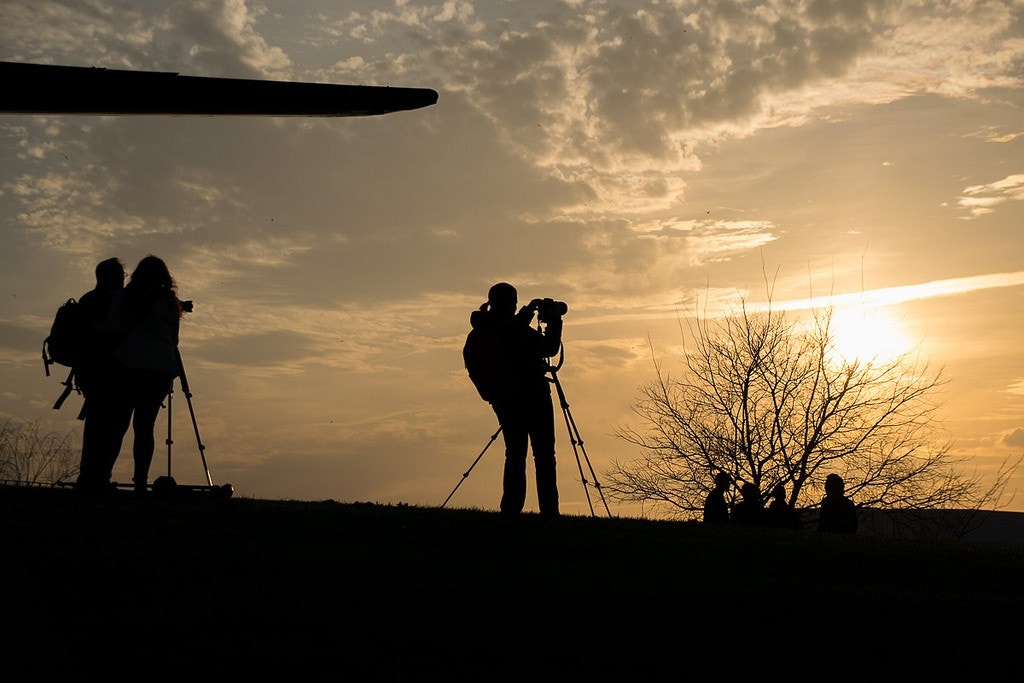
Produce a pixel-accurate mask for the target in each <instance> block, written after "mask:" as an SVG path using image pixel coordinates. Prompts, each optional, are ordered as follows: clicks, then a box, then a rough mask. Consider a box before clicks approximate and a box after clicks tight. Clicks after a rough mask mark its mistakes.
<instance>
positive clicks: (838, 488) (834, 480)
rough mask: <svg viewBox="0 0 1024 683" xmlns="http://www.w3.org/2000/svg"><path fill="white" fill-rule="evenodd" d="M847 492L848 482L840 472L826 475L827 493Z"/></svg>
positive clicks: (833, 494)
mask: <svg viewBox="0 0 1024 683" xmlns="http://www.w3.org/2000/svg"><path fill="white" fill-rule="evenodd" d="M845 492H846V483H845V482H844V481H843V478H842V477H840V476H839V475H838V474H830V475H828V476H827V477H825V495H826V496H841V495H843V494H844V493H845Z"/></svg>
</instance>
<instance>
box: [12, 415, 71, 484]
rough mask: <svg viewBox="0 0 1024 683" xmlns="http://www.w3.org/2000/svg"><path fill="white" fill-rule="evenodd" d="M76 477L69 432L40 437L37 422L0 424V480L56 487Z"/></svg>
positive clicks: (50, 433) (47, 434)
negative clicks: (55, 485)
mask: <svg viewBox="0 0 1024 683" xmlns="http://www.w3.org/2000/svg"><path fill="white" fill-rule="evenodd" d="M77 476H78V456H77V454H76V453H75V451H74V449H73V448H72V443H71V433H70V432H68V433H67V434H61V433H58V432H49V433H46V434H40V431H39V423H38V422H16V421H14V420H7V421H6V422H4V423H3V425H0V479H2V480H6V481H13V482H18V483H23V484H43V483H46V484H58V483H64V482H69V481H73V480H74V479H75V477H77Z"/></svg>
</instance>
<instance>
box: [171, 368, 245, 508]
mask: <svg viewBox="0 0 1024 683" xmlns="http://www.w3.org/2000/svg"><path fill="white" fill-rule="evenodd" d="M174 353H175V356H176V357H177V359H178V380H179V381H180V382H181V392H182V393H183V394H185V401H186V402H187V403H188V412H189V415H190V416H191V417H192V430H193V432H195V435H196V445H197V446H198V447H199V457H200V458H201V459H202V461H203V472H204V473H205V474H206V485H205V486H187V487H182V486H180V485H179V484H177V483H176V482H175V481H174V477H172V476H171V446H172V445H173V444H174V439H173V438H172V435H171V425H172V423H173V420H172V409H171V405H172V398H173V396H174V383H173V382H172V383H171V388H170V389H169V390H168V392H167V440H166V441H165V443H166V444H167V476H166V478H165V477H159V478H158V479H157V480H156V481H154V482H153V488H154V489H155V490H160V489H162V488H173V489H180V488H185V489H187V490H191V491H210V492H212V493H216V494H218V495H221V496H223V497H225V498H227V497H230V496H231V494H232V493H233V492H234V489H233V488H232V487H231V484H224V485H223V486H214V485H213V477H211V476H210V468H209V467H208V466H207V464H206V446H205V445H204V444H203V440H202V438H201V437H200V436H199V423H198V422H197V421H196V411H195V407H194V406H193V405H192V391H191V389H189V385H188V376H187V375H186V374H185V364H184V363H182V361H181V352H180V351H179V350H178V349H177V348H176V349H174Z"/></svg>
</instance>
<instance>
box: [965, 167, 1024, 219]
mask: <svg viewBox="0 0 1024 683" xmlns="http://www.w3.org/2000/svg"><path fill="white" fill-rule="evenodd" d="M1022 200H1024V173H1016V174H1014V175H1009V176H1006V177H1005V178H1003V179H1002V180H997V181H996V182H994V183H988V184H987V185H972V186H971V187H966V188H964V194H963V196H962V197H960V200H959V202H958V204H959V205H960V207H961V208H963V209H966V210H967V211H968V212H969V214H970V215H969V216H967V217H966V218H978V217H979V216H984V215H986V214H990V213H992V212H993V211H995V207H997V206H999V205H1000V204H1002V203H1004V202H1009V201H1022Z"/></svg>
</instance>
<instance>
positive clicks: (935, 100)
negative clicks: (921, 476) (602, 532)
mask: <svg viewBox="0 0 1024 683" xmlns="http://www.w3.org/2000/svg"><path fill="white" fill-rule="evenodd" d="M1020 12H1021V9H1020V3H1019V2H1013V1H1011V0H995V1H990V0H957V1H955V2H954V1H953V0H939V1H937V2H935V3H931V2H928V3H925V2H910V1H900V0H894V1H892V2H879V3H862V2H790V1H788V0H760V1H754V2H742V3H724V2H722V3H720V2H703V1H698V0H678V1H674V2H656V1H654V0H622V1H621V2H620V1H607V2H606V1H604V0H601V1H598V0H578V1H577V0H573V1H572V2H560V1H556V0H534V1H531V0H523V1H522V2H502V3H497V2H483V1H478V2H473V1H471V0H451V1H447V2H428V1H424V0H385V1H384V2H376V1H370V0H353V1H352V2H345V3H338V2H333V1H329V0H309V1H307V2H301V3H294V2H287V1H286V0H261V1H260V2H255V1H254V0H209V1H207V2H201V3H200V2H187V1H185V0H172V1H170V2H163V3H124V2H112V1H108V0H95V2H90V3H81V2H77V1H73V0H47V1H45V2H39V1H37V0H5V1H4V2H2V3H0V60H2V61H16V62H29V63H47V64H63V65H69V66H98V67H107V68H117V69H138V70H148V71H163V72H177V73H181V74H185V75H193V76H217V77H230V78H255V79H279V80H294V81H308V82H328V83H341V84H364V85H380V86H392V87H419V88H431V89H434V90H436V91H437V92H438V93H439V100H438V102H437V104H435V105H433V106H430V107H426V108H424V109H420V110H416V111H407V112H399V113H393V114H388V115H385V116H370V117H362V118H345V119H306V118H254V117H249V118H232V117H219V118H195V117H163V116H150V117H117V116H104V117H92V116H42V115H41V116H27V115H12V114H4V115H0V147H2V154H0V224H2V226H3V231H4V248H3V250H2V253H0V267H2V273H3V275H2V276H0V282H2V283H3V286H4V288H3V291H2V295H3V296H2V297H0V373H2V375H0V377H2V380H3V381H2V389H0V419H7V418H11V419H22V420H32V421H38V422H39V423H40V424H41V426H42V428H43V429H44V430H47V429H52V430H55V431H63V432H72V433H74V434H75V438H76V439H77V438H80V434H81V424H80V423H79V422H78V421H77V420H76V419H75V415H76V413H77V410H78V408H79V407H80V402H81V399H80V398H79V397H72V398H71V399H69V400H68V402H67V404H66V405H65V407H64V408H63V409H62V410H60V411H55V410H53V409H52V405H53V402H54V400H55V399H56V397H57V396H58V395H59V393H60V388H61V387H60V385H59V381H60V380H62V379H64V378H63V377H60V378H54V377H49V378H47V377H45V376H44V374H43V371H42V368H41V367H40V359H39V349H40V345H41V343H42V340H43V338H44V337H45V336H46V334H47V332H48V330H49V326H50V324H51V322H52V320H53V316H54V313H55V311H56V309H57V307H58V306H59V305H60V304H61V303H63V302H64V301H66V300H67V299H68V298H70V297H80V296H81V295H82V294H83V293H84V292H86V291H88V290H90V289H91V288H92V287H93V284H94V276H93V269H94V267H95V265H96V264H97V263H98V262H100V261H101V260H103V259H106V258H109V257H113V256H117V257H120V258H121V259H122V260H123V261H124V262H125V263H126V265H127V266H128V268H129V270H131V269H132V268H133V267H134V266H135V264H136V263H138V262H139V260H140V259H141V258H142V257H144V256H145V255H147V254H155V255H157V256H159V257H161V258H162V259H164V260H165V261H166V262H167V264H168V267H169V268H170V270H171V273H172V275H173V276H174V277H175V279H176V280H177V283H178V289H179V293H180V295H181V297H182V298H183V299H191V300H194V301H195V311H194V312H193V313H189V314H187V315H186V316H185V318H184V319H183V320H182V324H181V342H180V348H181V353H182V356H183V359H184V363H185V366H186V369H187V371H188V373H189V381H190V383H191V390H192V391H193V393H194V404H195V408H196V411H197V419H198V421H199V424H200V427H201V428H202V430H203V436H204V438H205V441H206V445H207V447H208V450H207V456H208V459H209V463H210V468H211V470H212V473H213V476H214V478H215V480H217V481H221V482H231V483H232V484H233V485H234V486H235V489H236V490H237V491H238V493H239V494H240V495H252V496H261V497H272V498H275V497H280V498H298V499H306V500H323V499H334V500H342V501H356V500H358V501H367V500H368V501H377V502H394V503H397V502H403V503H412V504H423V505H433V504H439V503H440V502H441V501H442V500H443V499H444V497H445V496H446V495H447V494H448V492H449V491H450V490H451V488H452V487H453V486H454V485H455V482H456V480H457V479H458V478H459V477H460V476H461V474H462V473H463V472H464V471H465V470H466V467H467V466H468V465H469V464H470V462H472V460H473V458H474V457H476V455H477V454H478V453H479V452H480V449H481V448H482V447H483V446H484V443H485V442H486V441H487V439H488V437H489V435H490V434H492V433H493V432H494V430H495V428H496V423H495V418H494V413H493V412H492V411H491V409H490V407H489V406H488V405H487V404H486V403H484V402H483V401H482V400H481V399H480V397H479V395H478V394H477V393H476V391H475V390H474V388H473V386H472V384H471V383H470V382H469V379H468V377H467V373H466V370H465V368H464V366H463V360H462V356H461V349H462V345H463V343H464V341H465V338H466V334H467V333H468V332H469V329H470V327H469V319H470V314H471V312H472V311H474V310H476V309H477V308H479V307H480V305H481V304H482V303H483V302H484V300H485V298H486V295H487V290H488V288H489V287H490V286H491V285H492V284H494V283H495V282H499V281H508V282H511V283H512V284H514V285H515V286H516V287H517V288H518V290H519V297H520V301H521V303H523V302H526V301H529V300H530V299H533V298H538V297H552V298H555V299H558V300H561V301H564V302H566V303H567V304H568V313H567V314H566V316H565V329H564V336H563V340H564V344H565V355H566V360H565V365H564V367H563V369H562V370H561V371H560V373H559V376H560V379H561V382H562V384H563V385H564V388H565V391H566V394H567V397H568V400H569V401H570V402H571V403H572V410H573V414H574V417H575V419H576V421H577V423H578V426H579V429H580V431H581V432H582V435H583V436H584V438H586V439H587V449H588V452H589V453H590V457H591V458H592V459H593V462H594V467H595V469H596V470H597V472H598V474H599V475H600V473H601V472H602V471H605V470H606V468H608V467H609V466H610V463H612V462H613V461H615V460H620V461H621V460H629V459H631V458H635V457H637V452H636V449H635V448H634V447H632V446H631V445H630V444H628V443H625V442H624V441H622V440H621V439H619V438H616V437H615V436H614V434H615V431H616V427H617V426H618V425H624V424H626V425H631V424H632V425H635V422H634V420H635V415H634V413H633V412H632V410H631V405H632V404H633V402H634V401H635V400H636V398H637V388H638V387H639V386H641V385H643V384H644V383H645V382H646V381H648V380H649V379H650V378H651V376H652V374H653V372H654V368H653V363H652V353H653V355H654V356H655V358H656V359H657V360H658V362H659V363H663V364H664V368H665V369H666V370H668V371H673V372H674V371H676V370H677V369H678V368H679V367H681V352H682V349H681V345H680V330H683V331H684V332H685V330H686V326H687V324H688V323H690V322H691V321H692V317H693V315H694V314H696V313H700V312H702V311H705V310H708V311H711V312H713V313H714V314H716V315H717V314H718V313H717V312H718V311H719V310H722V311H727V310H729V309H735V308H736V307H737V306H738V305H739V304H740V302H741V301H745V302H746V304H747V305H748V306H749V307H750V308H751V310H753V309H756V308H757V307H758V306H761V307H768V306H769V304H770V306H771V308H773V309H776V310H780V311H786V312H787V316H789V315H791V313H790V311H792V315H793V316H794V317H795V318H801V317H809V315H810V311H812V310H814V309H826V308H832V309H833V310H834V311H835V319H834V321H833V325H834V329H835V332H836V342H837V343H836V351H837V353H839V354H841V355H842V356H844V357H848V358H854V357H855V358H858V359H861V360H871V359H877V360H879V361H884V360H888V359H892V358H894V357H896V356H898V355H899V354H902V353H907V352H911V353H913V354H918V353H920V354H921V355H922V357H925V358H927V359H929V362H932V363H934V364H935V366H936V367H942V368H944V373H945V374H944V376H946V377H949V378H950V380H951V381H950V384H949V391H948V397H947V400H946V401H945V403H944V405H943V408H942V411H943V412H942V414H941V415H940V416H939V417H940V418H942V419H945V420H947V421H948V424H949V425H950V429H951V431H952V432H953V433H951V437H952V439H953V441H954V443H955V449H956V452H955V455H957V456H963V457H965V458H968V462H969V463H970V464H971V465H972V467H973V466H975V465H976V466H977V470H978V472H979V473H980V475H981V476H982V477H985V476H989V474H990V473H991V472H993V471H994V468H995V467H997V466H998V463H999V462H1001V461H1002V460H1003V459H1004V458H1006V457H1009V456H1013V455H1019V454H1020V453H1022V452H1024V393H1022V392H1021V391H1020V387H1021V386H1022V382H1024V352H1022V342H1021V339H1024V260H1022V256H1024V233H1022V231H1021V226H1022V225H1024V191H1022V188H1024V117H1022V115H1021V114H1022V110H1024V78H1022V75H1021V69H1020V64H1021V60H1022V56H1024V51H1022V45H1024V42H1022V41H1024V24H1022V22H1021V14H1020ZM769 300H770V302H769ZM76 401H77V403H76ZM556 411H557V407H556ZM556 416H557V415H556ZM179 417H180V418H181V419H182V420H185V421H184V422H182V423H180V424H178V425H177V426H175V433H176V436H175V439H174V441H175V443H176V446H175V449H176V453H179V455H176V456H175V458H176V459H175V464H174V467H175V475H176V477H177V478H178V479H179V481H185V482H188V481H196V480H202V479H203V475H202V472H201V469H200V466H199V458H198V456H197V455H196V454H195V449H194V446H193V445H192V444H190V442H189V439H188V438H187V435H189V434H191V425H190V424H189V423H188V421H187V411H185V410H178V404H177V403H176V404H175V421H177V420H178V419H179ZM164 420H165V418H164V416H163V415H161V417H160V419H159V422H158V431H162V430H163V429H164ZM563 427H564V425H562V424H560V423H559V424H556V438H557V444H556V453H557V458H558V468H559V469H558V479H559V482H560V486H559V488H560V493H561V494H562V501H563V507H562V509H563V511H564V512H565V513H568V514H573V513H578V512H584V511H585V510H586V506H587V503H586V500H585V498H584V492H583V490H582V487H580V485H579V473H578V470H577V467H576V463H575V461H574V459H573V457H572V451H571V448H570V446H569V442H568V439H567V437H566V434H565V431H564V429H563ZM129 441H130V439H129ZM498 451H500V449H499V448H497V447H496V448H494V449H492V452H489V453H488V454H487V457H485V458H483V459H482V460H481V462H480V465H479V466H478V467H477V468H476V469H475V470H474V472H473V475H472V477H470V478H469V479H468V480H467V481H466V483H465V485H464V486H462V488H461V489H460V490H459V493H458V496H457V497H456V499H455V500H453V504H455V505H460V506H467V507H473V506H477V507H481V508H484V509H495V508H496V507H497V505H498V496H499V493H500V481H501V476H502V474H501V472H502V456H501V454H500V452H498ZM125 453H129V455H130V445H127V442H126V446H125V449H124V451H123V452H122V456H121V459H120V460H119V462H118V465H117V468H116V469H115V476H116V477H117V478H119V479H120V480H122V481H127V480H130V478H131V476H132V475H131V462H130V460H131V458H130V457H125ZM159 457H160V456H159V454H158V456H157V459H158V460H159ZM1009 488H1011V489H1012V488H1018V489H1021V488H1024V472H1020V473H1018V474H1017V478H1016V479H1015V480H1014V481H1013V482H1011V485H1010V487H1009ZM1012 507H1013V508H1014V509H1020V510H1024V497H1020V496H1018V498H1017V499H1016V500H1015V501H1014V502H1013V503H1012ZM535 509H536V500H535V499H534V497H533V494H532V493H531V494H530V495H529V496H528V499H527V510H535Z"/></svg>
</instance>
